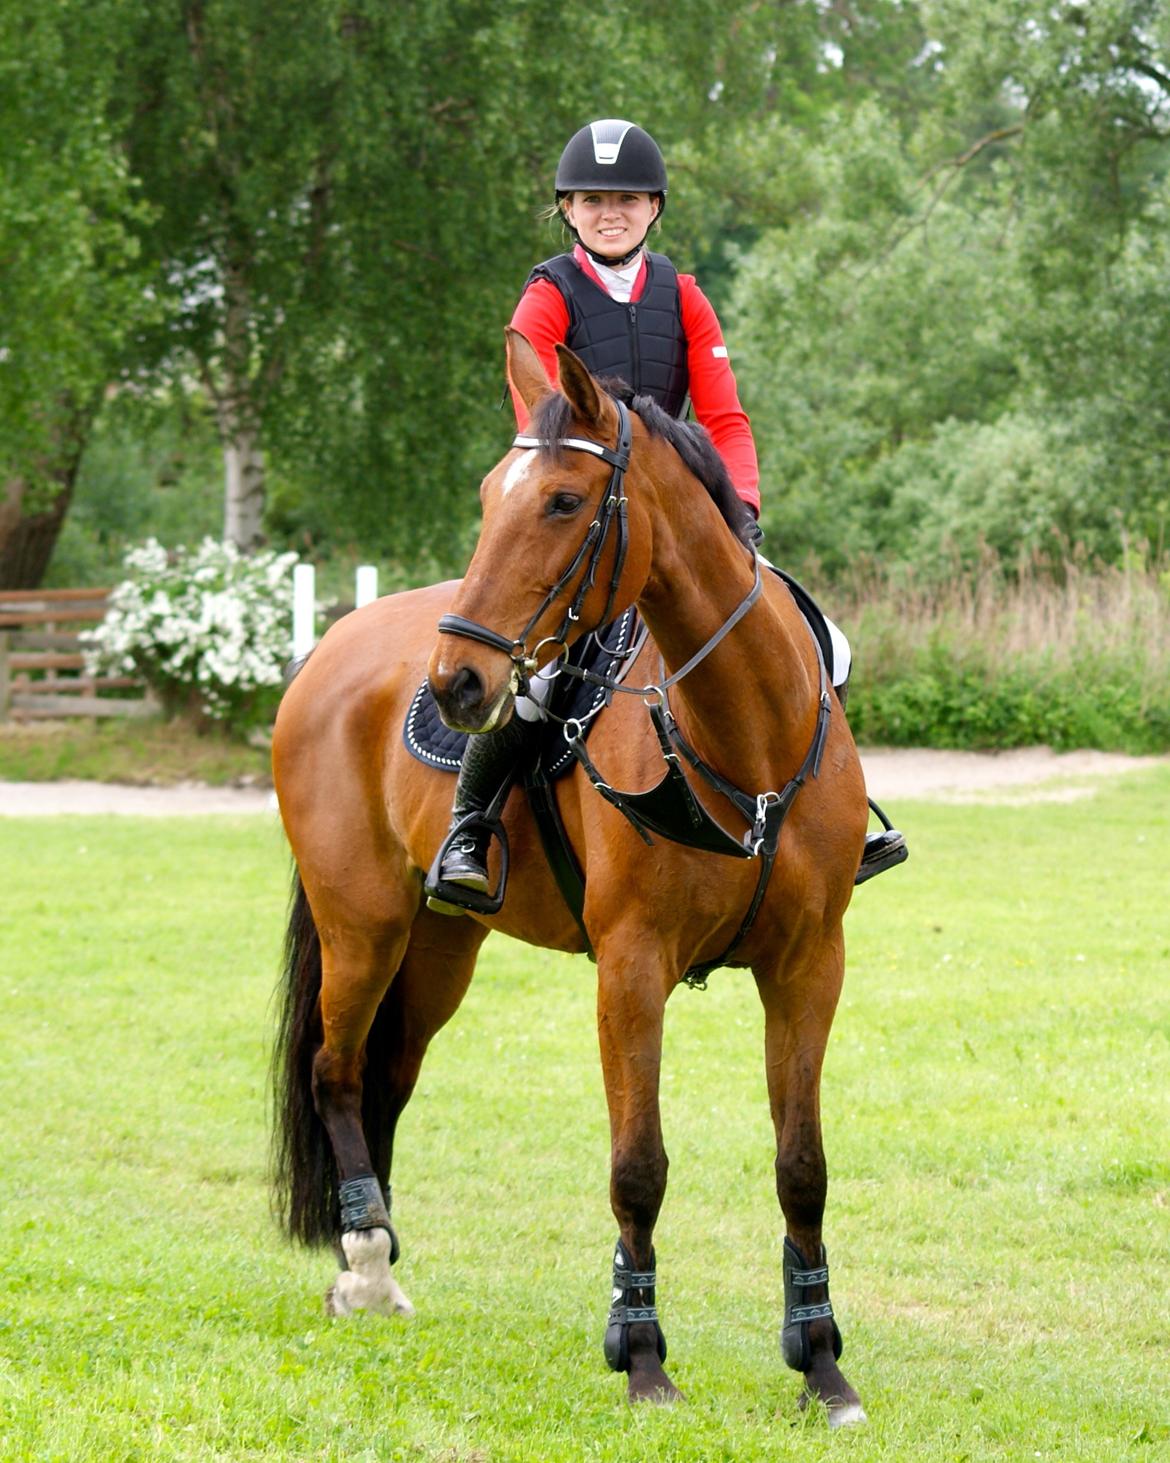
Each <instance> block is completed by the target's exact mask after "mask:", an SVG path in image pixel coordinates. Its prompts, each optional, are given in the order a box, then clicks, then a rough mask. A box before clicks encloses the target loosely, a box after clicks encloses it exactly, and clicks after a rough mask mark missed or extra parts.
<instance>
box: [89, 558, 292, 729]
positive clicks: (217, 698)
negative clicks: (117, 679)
mask: <svg viewBox="0 0 1170 1463" xmlns="http://www.w3.org/2000/svg"><path fill="white" fill-rule="evenodd" d="M296 559H297V556H296V554H276V553H262V554H252V555H244V554H241V553H240V551H239V550H238V549H237V548H236V547H235V545H234V544H231V543H217V542H216V540H215V539H211V538H206V539H204V540H203V542H202V543H201V544H200V545H199V547H198V548H197V549H185V548H178V549H174V550H171V551H169V552H168V551H167V550H166V549H164V548H163V546H162V545H161V544H160V543H159V542H158V541H157V540H156V539H153V538H152V539H148V540H147V541H146V543H145V544H144V545H143V546H142V547H141V548H136V549H131V550H130V551H129V552H128V553H127V554H126V557H125V559H124V560H123V567H124V569H125V572H126V577H125V579H123V581H122V582H121V583H120V584H119V585H118V586H117V587H116V588H115V589H114V590H113V591H112V592H111V594H110V600H109V606H108V609H107V611H106V617H105V620H104V621H103V622H102V624H101V625H100V626H99V627H98V628H97V629H96V630H92V631H90V632H89V633H88V635H87V636H86V637H85V640H86V659H87V662H88V664H89V666H90V669H91V670H92V671H99V670H107V671H112V672H116V673H120V674H133V675H137V676H140V677H141V678H142V679H143V680H144V681H145V682H146V683H147V685H148V686H150V687H151V689H152V690H153V691H154V692H155V694H156V695H157V696H158V698H159V700H160V701H161V702H162V705H163V708H164V710H165V711H166V712H167V713H168V714H170V715H172V716H175V715H186V716H189V717H191V718H192V719H193V720H195V721H196V722H198V723H207V722H212V723H218V724H220V725H221V726H224V727H226V728H227V729H229V730H231V731H233V732H237V733H239V732H243V731H246V730H247V728H248V727H249V726H252V725H255V724H257V723H259V722H261V721H263V720H265V719H266V718H267V716H268V715H269V714H270V713H271V711H272V710H273V709H274V707H275V704H276V701H277V699H278V698H279V694H280V686H281V683H282V680H283V676H284V668H285V664H286V662H287V661H288V659H289V655H290V653H291V639H292V601H293V588H292V565H293V564H294V563H295V562H296Z"/></svg>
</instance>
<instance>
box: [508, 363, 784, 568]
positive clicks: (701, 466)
mask: <svg viewBox="0 0 1170 1463" xmlns="http://www.w3.org/2000/svg"><path fill="white" fill-rule="evenodd" d="M600 384H601V386H603V387H604V388H605V390H606V391H607V392H608V394H609V395H610V396H611V397H612V398H613V399H614V400H615V401H620V402H621V403H622V404H623V405H624V406H627V407H628V408H629V409H630V410H631V411H632V412H636V413H637V415H638V416H639V417H640V418H641V419H642V425H643V426H644V427H645V428H646V430H647V431H648V432H649V433H650V435H651V436H652V437H661V438H662V439H663V440H664V441H666V442H669V443H670V445H671V446H672V447H673V448H674V450H675V451H676V452H677V453H678V455H679V456H680V457H681V458H682V460H683V463H684V465H685V466H686V468H687V469H688V471H689V472H691V473H692V474H693V475H694V476H695V477H697V478H698V480H699V481H700V482H701V483H702V484H703V486H704V488H706V490H707V494H708V496H709V497H710V499H711V501H712V502H713V503H714V504H715V506H716V508H718V509H719V512H720V513H721V514H722V516H723V521H724V523H726V524H727V526H728V528H730V529H731V531H732V533H733V534H735V536H736V538H737V539H739V541H740V543H742V544H745V545H748V546H750V545H751V544H752V543H753V541H754V537H755V519H754V518H753V517H752V512H751V509H750V508H749V507H748V506H747V504H746V503H745V502H744V501H743V499H742V498H741V497H740V496H739V494H738V493H737V492H736V491H735V489H734V487H732V485H731V479H730V477H728V475H727V468H726V467H724V465H723V459H722V458H721V457H720V456H719V453H718V452H716V450H715V446H714V443H713V442H712V441H711V439H710V437H708V435H707V433H706V431H705V430H704V429H703V428H702V427H700V426H699V424H698V423H697V422H684V421H680V420H679V419H678V417H672V416H671V415H670V414H669V413H668V412H665V411H663V409H662V408H661V407H660V406H659V405H658V403H657V402H656V401H655V400H654V398H653V397H652V396H635V395H634V392H633V389H632V388H631V387H629V386H627V385H626V383H625V382H624V381H622V380H619V379H618V378H616V377H609V378H607V379H605V380H602V381H601V382H600ZM572 422H573V410H572V407H571V406H570V405H569V402H568V399H567V398H566V397H564V396H562V395H561V393H560V392H559V391H554V392H553V393H552V394H551V395H550V396H546V397H544V398H543V399H542V400H541V401H539V402H537V404H536V406H535V408H534V409H533V412H532V422H531V425H530V427H529V431H530V432H531V434H532V435H533V436H534V437H539V438H540V439H541V448H540V450H541V452H542V453H543V454H544V455H546V456H548V457H551V458H553V459H554V460H556V461H559V460H560V459H561V448H560V446H559V442H560V439H561V438H562V437H566V436H568V435H569V431H570V428H571V426H572Z"/></svg>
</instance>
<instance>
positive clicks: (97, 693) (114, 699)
mask: <svg viewBox="0 0 1170 1463" xmlns="http://www.w3.org/2000/svg"><path fill="white" fill-rule="evenodd" d="M108 593H109V591H108V590H105V589H19V590H10V589H0V721H7V720H12V721H33V720H37V719H43V718H46V717H52V718H57V717H65V716H151V715H154V714H155V712H156V711H157V706H156V705H155V703H154V702H153V701H150V700H148V699H146V695H145V688H144V687H143V685H142V683H141V682H140V681H137V680H135V679H134V678H133V677H132V676H91V675H89V674H88V673H87V672H86V669H85V657H84V656H83V654H82V651H81V641H80V638H79V637H80V634H81V632H82V630H84V629H86V628H92V627H93V626H94V625H96V624H97V623H99V622H100V621H101V619H102V618H103V616H104V615H105V612H106V599H107V596H108Z"/></svg>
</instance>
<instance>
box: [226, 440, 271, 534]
mask: <svg viewBox="0 0 1170 1463" xmlns="http://www.w3.org/2000/svg"><path fill="white" fill-rule="evenodd" d="M223 466H224V497H223V536H224V538H225V539H228V540H230V541H231V542H232V543H234V544H235V545H236V546H237V547H238V548H240V549H243V551H244V552H245V553H251V552H252V550H253V549H258V548H259V547H260V546H261V545H262V544H263V543H264V457H263V454H262V453H261V451H260V447H259V444H258V442H257V441H256V433H255V432H253V431H251V430H250V429H249V428H246V427H242V426H239V425H237V427H236V430H235V433H234V436H233V437H232V439H231V440H228V439H226V438H225V440H224V447H223Z"/></svg>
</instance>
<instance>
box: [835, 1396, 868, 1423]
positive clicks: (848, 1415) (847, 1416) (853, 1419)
mask: <svg viewBox="0 0 1170 1463" xmlns="http://www.w3.org/2000/svg"><path fill="white" fill-rule="evenodd" d="M828 1411H829V1426H830V1427H833V1428H836V1427H856V1426H857V1424H858V1423H861V1422H868V1421H869V1418H868V1417H866V1415H865V1408H864V1407H862V1405H861V1403H860V1402H839V1403H838V1404H837V1405H836V1406H835V1407H834V1406H832V1405H830V1407H829V1409H828Z"/></svg>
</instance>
